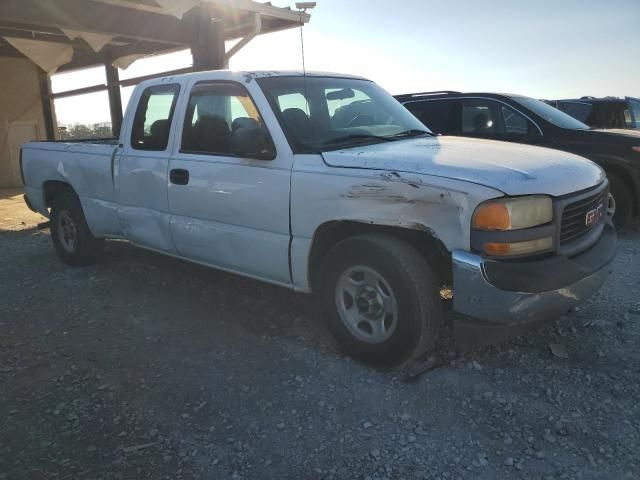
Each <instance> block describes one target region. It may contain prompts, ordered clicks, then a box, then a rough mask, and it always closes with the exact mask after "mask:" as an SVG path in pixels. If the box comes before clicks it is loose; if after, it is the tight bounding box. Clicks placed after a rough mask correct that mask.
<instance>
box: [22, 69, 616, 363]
mask: <svg viewBox="0 0 640 480" xmlns="http://www.w3.org/2000/svg"><path fill="white" fill-rule="evenodd" d="M21 166H22V171H23V177H24V182H25V190H26V196H25V199H26V201H27V204H28V205H29V206H30V208H32V209H33V210H34V211H37V212H40V213H42V214H43V215H46V216H48V217H50V225H51V237H52V239H53V243H54V246H55V249H56V251H57V253H58V255H59V256H60V257H61V259H62V260H63V261H64V262H66V263H68V264H70V265H73V266H81V265H87V264H90V263H92V262H94V261H96V260H97V259H98V258H99V256H100V253H101V251H102V248H103V244H104V239H108V238H118V239H126V240H128V241H130V242H132V243H133V244H135V245H139V246H140V247H143V248H146V249H149V250H153V251H156V252H159V253H163V254H167V255H171V256H174V257H179V258H183V259H186V260H190V261H193V262H197V263H201V264H203V265H207V266H211V267H215V268H218V269H222V270H226V271H229V272H234V273H238V274H241V275H245V276H248V277H252V278H255V279H259V280H263V281H266V282H270V283H274V284H278V285H282V286H285V287H288V288H292V289H294V290H296V291H300V292H316V293H317V294H318V296H319V298H320V301H321V302H322V304H323V307H324V310H325V313H326V318H327V323H328V326H329V328H330V330H331V331H332V333H333V334H334V335H335V336H336V337H337V339H338V341H339V342H340V344H341V345H342V347H343V348H344V349H345V350H346V352H347V353H349V354H350V355H352V356H354V357H356V358H359V359H362V360H364V361H368V362H373V363H381V364H399V363H402V362H404V361H406V360H409V359H412V358H415V357H416V356H418V355H420V354H423V353H424V352H425V351H426V350H428V349H429V348H430V347H431V346H433V345H434V341H435V340H436V336H437V333H438V331H439V328H440V325H441V317H442V316H441V302H442V300H441V292H442V291H444V289H449V290H452V291H453V308H454V310H456V311H457V312H460V313H463V314H466V315H469V316H471V317H473V318H475V319H478V320H481V321H484V322H486V323H487V324H494V325H496V324H504V325H511V324H521V323H525V322H535V321H538V320H542V319H546V318H554V317H557V316H559V315H561V314H563V313H565V312H567V311H569V310H570V309H571V308H572V307H574V306H576V305H578V304H580V303H581V302H583V301H585V300H586V299H587V298H588V297H589V296H591V295H592V294H593V293H594V292H596V290H598V288H599V287H600V286H601V285H602V283H603V282H604V281H605V279H606V277H607V274H608V265H609V263H610V261H611V259H612V258H613V256H614V253H615V248H616V234H615V231H614V229H613V228H612V226H611V221H610V216H611V214H612V212H611V208H609V207H610V204H609V192H608V189H609V187H608V182H607V179H606V178H605V175H604V173H603V171H602V170H601V169H600V168H599V167H598V166H596V165H595V164H593V163H591V162H590V161H587V160H585V159H582V158H580V157H577V156H574V155H571V154H568V153H564V152H560V151H555V150H547V149H542V148H535V147H529V146H520V145H514V144H506V143H499V142H492V141H480V140H473V139H463V138H451V137H437V136H435V135H433V134H432V133H431V132H430V131H429V130H428V129H427V128H426V127H425V126H424V125H423V124H422V123H420V122H419V121H418V120H417V119H416V118H415V117H413V116H412V115H411V114H410V113H409V112H408V111H407V110H406V109H405V108H404V107H402V106H401V105H400V104H399V103H398V102H397V101H396V100H394V99H393V97H392V96H391V95H389V94H388V93H387V92H385V91H384V90H383V89H381V88H380V87H378V86H377V85H376V84H375V83H373V82H371V81H368V80H366V79H362V78H356V77H348V76H344V75H333V74H319V73H317V74H307V75H306V76H304V75H302V74H299V73H278V72H242V73H238V72H227V71H221V72H204V73H195V74H188V75H184V76H174V77H168V78H162V79H156V80H150V81H146V82H144V83H142V84H140V85H139V86H138V87H137V89H136V90H135V93H134V94H133V97H132V98H131V101H130V104H129V107H128V109H127V112H126V117H125V121H124V124H123V127H122V133H121V136H120V139H119V140H114V141H113V142H112V143H109V142H93V143H90V142H77V143H73V142H34V143H28V144H25V145H24V146H23V149H22V160H21Z"/></svg>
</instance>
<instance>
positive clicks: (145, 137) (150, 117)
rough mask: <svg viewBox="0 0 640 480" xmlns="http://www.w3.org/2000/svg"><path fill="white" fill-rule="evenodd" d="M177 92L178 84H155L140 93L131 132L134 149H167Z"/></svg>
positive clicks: (178, 90)
mask: <svg viewBox="0 0 640 480" xmlns="http://www.w3.org/2000/svg"><path fill="white" fill-rule="evenodd" d="M179 92H180V86H179V85H157V86H154V87H149V88H147V89H146V90H145V91H144V92H143V93H142V96H141V97H140V102H139V103H138V109H137V111H136V115H135V117H134V120H133V130H132V133H131V146H132V147H133V148H134V149H136V150H155V151H163V150H166V149H167V145H168V144H169V131H170V130H171V119H172V118H173V112H174V110H175V107H176V100H177V99H178V93H179Z"/></svg>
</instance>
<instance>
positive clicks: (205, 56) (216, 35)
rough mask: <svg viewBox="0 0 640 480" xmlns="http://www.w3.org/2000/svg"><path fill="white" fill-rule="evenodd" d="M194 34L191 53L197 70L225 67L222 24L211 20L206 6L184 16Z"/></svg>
mask: <svg viewBox="0 0 640 480" xmlns="http://www.w3.org/2000/svg"><path fill="white" fill-rule="evenodd" d="M184 21H185V22H187V23H188V25H189V28H188V29H189V30H190V31H191V34H192V40H191V55H192V56H193V68H194V70H195V71H203V70H220V69H223V68H225V58H224V55H225V45H224V36H223V34H222V28H221V26H220V25H219V24H218V23H217V22H216V23H214V22H213V21H212V20H211V14H210V13H209V12H208V10H207V9H206V8H205V7H198V8H194V9H193V10H191V11H190V12H189V13H187V14H186V15H185V17H184Z"/></svg>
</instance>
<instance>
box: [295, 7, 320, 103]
mask: <svg viewBox="0 0 640 480" xmlns="http://www.w3.org/2000/svg"><path fill="white" fill-rule="evenodd" d="M315 7H316V2H297V3H296V8H297V9H298V13H299V15H300V45H301V47H302V78H303V82H304V99H305V101H306V102H307V111H309V112H310V108H309V97H308V95H307V64H306V61H305V56H304V30H303V28H304V22H303V21H302V14H303V13H307V10H311V9H313V8H315Z"/></svg>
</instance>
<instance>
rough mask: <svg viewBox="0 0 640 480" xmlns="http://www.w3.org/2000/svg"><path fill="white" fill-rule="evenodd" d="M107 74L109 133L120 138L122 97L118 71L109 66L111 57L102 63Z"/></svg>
mask: <svg viewBox="0 0 640 480" xmlns="http://www.w3.org/2000/svg"><path fill="white" fill-rule="evenodd" d="M104 68H105V70H106V74H107V93H108V95H109V112H110V113H111V132H112V133H113V136H114V137H119V136H120V128H121V127H122V118H123V115H122V96H121V95H120V75H119V74H118V69H117V68H116V67H114V66H113V65H112V64H111V57H109V56H107V59H106V60H105V62H104Z"/></svg>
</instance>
